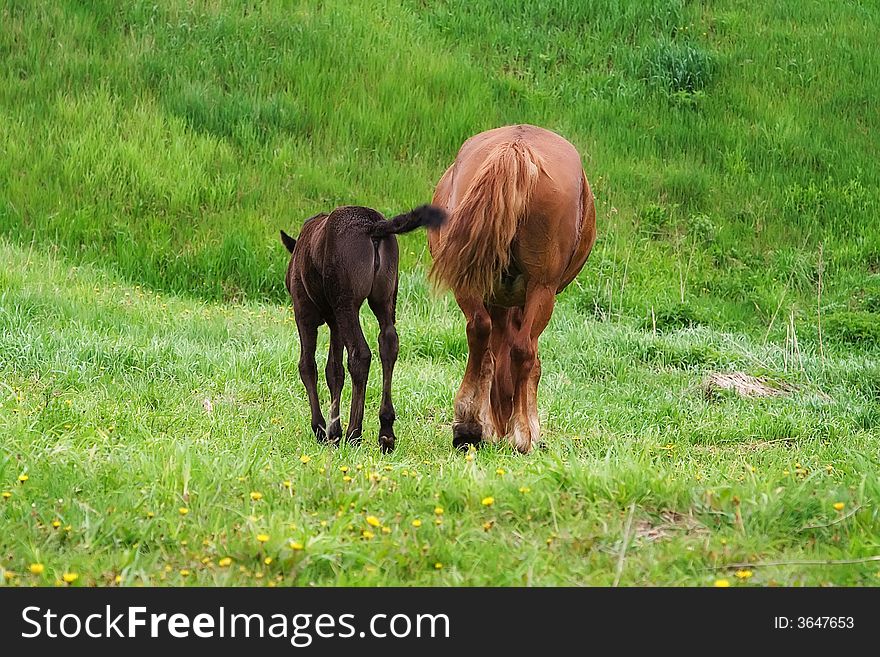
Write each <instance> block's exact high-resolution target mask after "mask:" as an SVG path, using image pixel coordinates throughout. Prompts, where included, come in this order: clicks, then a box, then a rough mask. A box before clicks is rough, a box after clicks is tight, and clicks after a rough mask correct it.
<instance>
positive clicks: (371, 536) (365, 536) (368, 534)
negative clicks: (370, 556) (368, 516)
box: [361, 529, 375, 539]
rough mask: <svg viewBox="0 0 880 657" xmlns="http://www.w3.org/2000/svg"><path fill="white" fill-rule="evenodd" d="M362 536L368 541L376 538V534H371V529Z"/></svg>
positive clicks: (366, 530)
mask: <svg viewBox="0 0 880 657" xmlns="http://www.w3.org/2000/svg"><path fill="white" fill-rule="evenodd" d="M361 536H363V537H364V538H366V539H371V538H373V537H374V536H375V534H374V533H373V532H371V531H370V530H369V529H365V530H364V531H362V532H361Z"/></svg>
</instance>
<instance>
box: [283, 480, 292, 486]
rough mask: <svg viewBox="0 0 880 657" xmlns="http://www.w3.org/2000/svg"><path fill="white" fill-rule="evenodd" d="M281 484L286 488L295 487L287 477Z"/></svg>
mask: <svg viewBox="0 0 880 657" xmlns="http://www.w3.org/2000/svg"><path fill="white" fill-rule="evenodd" d="M281 485H282V486H284V487H285V488H293V484H292V483H291V482H290V480H289V479H285V480H284V481H283V482H281Z"/></svg>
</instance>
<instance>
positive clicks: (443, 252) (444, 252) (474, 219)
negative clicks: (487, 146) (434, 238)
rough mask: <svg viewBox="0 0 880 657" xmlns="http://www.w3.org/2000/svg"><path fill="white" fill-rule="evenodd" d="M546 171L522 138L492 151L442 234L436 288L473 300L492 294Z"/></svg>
mask: <svg viewBox="0 0 880 657" xmlns="http://www.w3.org/2000/svg"><path fill="white" fill-rule="evenodd" d="M542 168H543V162H542V158H541V156H540V155H538V154H537V153H536V152H535V151H534V150H533V149H532V148H531V146H530V145H529V144H528V143H526V141H525V140H524V139H522V138H521V137H517V138H515V139H512V140H509V141H504V142H501V143H499V144H497V145H495V146H494V147H492V149H491V150H490V151H489V153H488V155H487V156H486V158H485V159H484V161H483V163H482V164H481V165H480V167H479V168H478V169H477V171H476V173H475V174H474V176H473V178H472V180H471V182H470V184H469V185H468V187H467V190H466V191H465V192H464V194H463V196H462V198H461V201H460V202H459V203H458V204H456V206H455V208H454V209H453V211H452V214H451V215H450V217H449V221H448V222H447V225H446V226H445V228H444V230H443V232H442V236H441V238H440V241H439V244H438V246H437V248H436V250H435V252H434V254H433V256H434V263H433V266H432V268H431V274H430V275H431V279H432V280H433V281H434V282H435V283H437V284H440V285H445V286H446V287H449V288H450V289H452V290H453V291H455V292H456V293H457V294H460V295H463V296H465V297H469V298H476V299H483V298H486V297H487V296H490V295H491V293H492V291H493V289H494V288H495V286H496V285H497V283H498V281H499V280H500V279H501V276H502V274H503V273H504V271H505V269H506V268H507V266H508V264H509V262H510V245H511V243H512V242H513V239H514V237H515V235H516V230H517V227H518V225H519V221H520V220H521V218H522V216H523V214H524V213H525V212H526V209H527V207H528V203H529V200H530V198H531V196H532V193H533V192H534V189H535V186H536V185H537V182H538V177H539V175H540V173H541V171H542Z"/></svg>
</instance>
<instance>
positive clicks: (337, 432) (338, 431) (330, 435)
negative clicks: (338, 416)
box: [327, 422, 342, 445]
mask: <svg viewBox="0 0 880 657" xmlns="http://www.w3.org/2000/svg"><path fill="white" fill-rule="evenodd" d="M340 440H342V426H341V425H340V424H339V423H338V422H337V423H336V424H331V425H330V428H329V429H327V442H328V443H331V444H333V445H338V444H339V441H340Z"/></svg>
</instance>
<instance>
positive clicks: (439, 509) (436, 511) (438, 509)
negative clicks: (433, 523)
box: [434, 506, 443, 516]
mask: <svg viewBox="0 0 880 657" xmlns="http://www.w3.org/2000/svg"><path fill="white" fill-rule="evenodd" d="M434 515H438V516H442V515H443V507H442V506H438V507H435V508H434Z"/></svg>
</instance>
